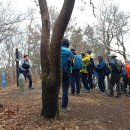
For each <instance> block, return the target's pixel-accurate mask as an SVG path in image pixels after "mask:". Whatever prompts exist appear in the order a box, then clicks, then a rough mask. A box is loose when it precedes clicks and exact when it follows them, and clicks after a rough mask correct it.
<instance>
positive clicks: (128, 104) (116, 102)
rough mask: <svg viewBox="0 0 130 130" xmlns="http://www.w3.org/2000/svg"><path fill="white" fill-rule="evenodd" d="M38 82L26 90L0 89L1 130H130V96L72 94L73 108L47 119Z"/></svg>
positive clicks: (70, 104) (71, 103)
mask: <svg viewBox="0 0 130 130" xmlns="http://www.w3.org/2000/svg"><path fill="white" fill-rule="evenodd" d="M39 86H40V85H39V84H35V89H33V90H29V89H26V91H25V92H24V93H20V92H19V91H18V89H17V88H13V89H12V90H9V91H4V92H0V103H1V105H2V106H1V105H0V130H130V97H124V96H122V98H120V99H117V98H110V97H107V96H105V95H101V94H99V93H98V92H92V93H89V94H87V93H81V95H80V96H70V97H69V107H70V110H69V111H68V112H66V113H61V114H60V118H59V119H58V120H57V119H52V120H46V119H44V118H43V117H41V116H40V111H41V87H39ZM60 102H61V101H60Z"/></svg>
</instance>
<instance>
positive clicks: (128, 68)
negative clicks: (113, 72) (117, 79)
mask: <svg viewBox="0 0 130 130" xmlns="http://www.w3.org/2000/svg"><path fill="white" fill-rule="evenodd" d="M125 68H126V73H127V76H128V77H130V64H126V67H125Z"/></svg>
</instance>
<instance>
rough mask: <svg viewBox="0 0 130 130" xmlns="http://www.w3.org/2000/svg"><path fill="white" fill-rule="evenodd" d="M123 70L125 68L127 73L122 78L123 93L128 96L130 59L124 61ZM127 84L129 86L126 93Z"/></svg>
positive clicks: (129, 91) (129, 93) (129, 94)
mask: <svg viewBox="0 0 130 130" xmlns="http://www.w3.org/2000/svg"><path fill="white" fill-rule="evenodd" d="M125 70H126V73H127V75H126V76H125V77H124V78H123V81H124V94H128V96H130V61H127V62H126V65H125ZM127 86H129V90H128V93H127V90H126V89H127Z"/></svg>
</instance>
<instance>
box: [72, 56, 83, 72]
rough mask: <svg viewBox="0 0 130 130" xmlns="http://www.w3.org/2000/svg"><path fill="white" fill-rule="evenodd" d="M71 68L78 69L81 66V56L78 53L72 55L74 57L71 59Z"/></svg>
mask: <svg viewBox="0 0 130 130" xmlns="http://www.w3.org/2000/svg"><path fill="white" fill-rule="evenodd" d="M73 62H74V64H73V70H74V69H75V70H80V69H82V68H83V61H82V58H81V57H80V55H74V59H73Z"/></svg>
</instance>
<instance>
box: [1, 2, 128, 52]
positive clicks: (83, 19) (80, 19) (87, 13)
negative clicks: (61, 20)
mask: <svg viewBox="0 0 130 130" xmlns="http://www.w3.org/2000/svg"><path fill="white" fill-rule="evenodd" d="M0 1H4V0H0ZM6 1H9V0H6ZM36 1H38V0H36ZM63 1H64V0H47V2H48V5H49V6H51V5H53V6H56V7H57V9H58V10H59V11H60V9H61V7H62V4H63ZM84 1H86V5H85V7H84V11H81V10H80V9H82V7H83V6H84V4H83V3H82V2H81V0H76V3H75V8H74V11H73V14H72V17H75V16H76V22H77V24H78V25H79V26H82V27H84V26H85V24H86V23H88V24H91V25H94V23H95V21H96V20H95V18H94V15H93V12H92V7H90V5H89V1H90V0H84ZM92 1H93V3H94V5H95V7H97V8H98V4H99V3H101V1H102V0H92ZM12 3H13V5H14V8H15V9H16V10H17V11H20V12H27V10H28V8H32V7H33V8H36V4H35V2H34V0H12ZM114 3H116V4H118V5H119V7H120V10H122V11H124V12H130V7H129V6H130V1H129V0H115V2H114ZM95 12H96V10H95ZM39 16H40V15H39ZM129 41H130V40H128V41H127V43H126V46H127V50H128V51H129V52H130V43H129Z"/></svg>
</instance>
